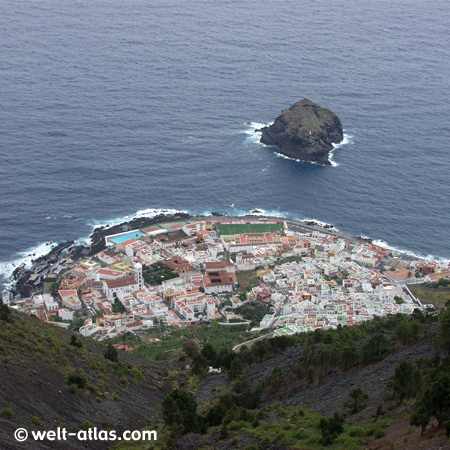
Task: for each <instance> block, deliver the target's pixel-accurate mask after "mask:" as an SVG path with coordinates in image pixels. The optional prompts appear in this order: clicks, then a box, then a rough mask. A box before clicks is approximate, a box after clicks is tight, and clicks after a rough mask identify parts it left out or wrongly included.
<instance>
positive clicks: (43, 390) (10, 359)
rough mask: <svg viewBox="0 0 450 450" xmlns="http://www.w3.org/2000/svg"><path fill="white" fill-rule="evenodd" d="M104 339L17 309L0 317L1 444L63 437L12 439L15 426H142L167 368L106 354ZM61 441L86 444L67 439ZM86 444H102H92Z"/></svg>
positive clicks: (7, 449)
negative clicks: (73, 331)
mask: <svg viewBox="0 0 450 450" xmlns="http://www.w3.org/2000/svg"><path fill="white" fill-rule="evenodd" d="M106 349H107V346H106V345H102V344H99V343H96V342H95V341H92V340H89V339H84V338H82V337H80V336H76V338H72V335H71V333H68V332H66V331H64V330H61V329H58V328H56V327H55V326H51V325H46V324H44V323H42V322H41V321H39V320H37V319H35V318H33V317H27V316H23V315H19V314H16V313H12V312H11V314H10V317H9V320H8V321H5V320H0V380H1V389H0V448H1V449H2V450H13V449H16V448H17V449H33V450H34V449H39V450H40V449H47V448H63V447H61V445H62V444H61V443H60V444H59V446H58V443H53V444H52V443H46V445H44V444H41V445H39V444H38V443H31V442H28V444H20V445H19V444H16V443H15V442H14V440H13V439H12V436H13V434H12V433H13V431H14V430H15V429H16V428H17V427H19V426H22V427H26V428H30V429H31V428H34V429H51V428H54V427H57V426H58V425H59V426H66V427H67V428H68V429H72V430H78V429H80V428H83V427H89V426H94V425H97V426H102V427H105V428H106V427H112V428H117V429H118V430H120V429H128V428H131V429H134V428H139V427H143V426H144V425H145V424H147V423H148V422H149V420H150V419H151V417H152V416H155V415H156V414H157V413H158V407H159V405H160V403H161V400H162V398H163V396H164V391H163V390H162V388H163V387H164V386H163V380H164V378H163V376H164V369H162V368H161V367H160V366H157V365H155V364H153V363H149V362H147V361H144V360H142V359H138V358H135V357H133V356H132V355H128V354H125V353H123V352H120V355H119V361H118V362H114V361H111V360H108V359H106V358H105V356H104V353H105V351H106ZM64 448H68V449H69V448H70V449H77V448H85V447H84V446H83V445H81V444H80V443H77V442H76V441H74V440H72V441H70V442H69V441H68V442H66V443H65V444H64ZM89 448H99V449H103V448H107V447H105V444H101V443H99V444H97V445H96V444H90V447H89Z"/></svg>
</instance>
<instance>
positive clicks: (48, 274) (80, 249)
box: [10, 212, 408, 298]
mask: <svg viewBox="0 0 450 450" xmlns="http://www.w3.org/2000/svg"><path fill="white" fill-rule="evenodd" d="M192 217H193V216H192V215H190V214H188V213H182V212H180V213H176V214H160V215H157V216H154V217H139V218H133V219H131V220H128V221H124V222H120V223H118V224H115V225H111V226H99V227H96V228H95V229H94V230H93V231H92V233H91V235H90V244H89V245H83V244H77V243H76V242H75V241H66V242H62V243H60V244H58V245H56V246H55V247H54V248H53V249H52V250H50V251H49V253H47V254H46V255H44V256H41V257H39V258H36V259H35V260H33V261H32V264H31V266H30V267H26V266H25V265H21V266H19V267H17V268H16V269H15V270H14V272H13V274H12V281H13V286H12V287H11V288H10V292H11V294H12V296H13V297H19V298H23V297H29V296H31V295H33V294H38V293H42V291H43V286H44V283H52V282H54V281H56V280H57V278H58V276H59V275H60V274H61V273H63V272H64V271H65V270H67V269H68V268H69V267H71V266H72V265H73V263H74V262H75V261H77V260H78V259H80V258H83V257H88V256H92V255H94V254H96V253H98V252H100V251H102V250H103V249H105V248H106V242H105V237H106V236H109V235H112V234H116V233H122V232H126V231H130V230H134V229H138V228H145V227H148V226H151V225H156V224H159V223H164V222H171V221H177V220H186V219H191V218H192ZM198 217H201V216H198ZM210 217H233V216H228V215H227V214H222V213H218V212H215V213H213V214H211V215H210ZM239 217H240V218H241V219H245V218H246V217H248V218H252V217H253V218H256V217H257V218H259V219H261V218H266V219H283V220H286V221H287V223H288V224H289V225H290V226H294V229H298V230H304V231H320V232H322V233H326V234H330V235H336V236H339V237H341V238H343V239H346V240H352V241H360V242H366V243H367V242H371V241H372V240H371V239H369V238H366V237H358V236H353V235H350V234H347V233H344V232H341V231H339V230H337V229H336V228H335V227H334V226H333V225H330V224H326V223H324V224H321V223H320V222H317V221H314V220H309V219H305V220H290V219H287V218H282V217H269V216H264V215H263V214H259V213H258V214H256V213H255V214H252V212H250V213H249V214H247V215H245V216H239ZM406 259H408V258H406Z"/></svg>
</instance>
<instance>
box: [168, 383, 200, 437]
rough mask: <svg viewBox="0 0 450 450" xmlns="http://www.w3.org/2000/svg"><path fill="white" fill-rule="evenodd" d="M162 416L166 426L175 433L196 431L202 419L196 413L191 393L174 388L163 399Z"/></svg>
mask: <svg viewBox="0 0 450 450" xmlns="http://www.w3.org/2000/svg"><path fill="white" fill-rule="evenodd" d="M163 418H164V422H165V423H166V425H167V426H168V427H170V428H171V429H172V430H174V431H176V432H177V433H181V434H185V433H198V432H200V431H202V430H203V429H204V421H203V418H202V417H201V416H199V415H198V413H197V402H196V401H195V399H194V397H193V395H192V394H190V393H189V392H186V391H181V390H178V389H176V390H174V391H172V392H170V394H168V395H167V396H166V398H165V399H164V401H163Z"/></svg>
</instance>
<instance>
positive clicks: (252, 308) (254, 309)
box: [235, 302, 270, 326]
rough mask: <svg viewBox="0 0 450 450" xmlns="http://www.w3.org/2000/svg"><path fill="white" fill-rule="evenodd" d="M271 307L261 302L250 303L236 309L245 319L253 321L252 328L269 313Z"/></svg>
mask: <svg viewBox="0 0 450 450" xmlns="http://www.w3.org/2000/svg"><path fill="white" fill-rule="evenodd" d="M269 309H270V308H269V305H267V304H266V303H261V302H250V303H246V304H245V305H242V306H239V308H236V309H235V312H236V313H237V314H240V315H241V316H242V317H243V318H244V319H246V320H250V321H251V326H256V325H258V324H259V322H261V320H262V318H263V317H264V316H265V315H266V314H268V313H269Z"/></svg>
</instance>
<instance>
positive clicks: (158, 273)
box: [142, 263, 178, 286]
mask: <svg viewBox="0 0 450 450" xmlns="http://www.w3.org/2000/svg"><path fill="white" fill-rule="evenodd" d="M142 274H143V276H144V280H145V282H146V283H147V284H150V285H152V286H155V285H158V284H161V283H162V282H163V281H167V280H171V279H173V278H176V277H178V274H177V273H176V272H174V271H173V270H172V269H169V268H168V267H166V266H164V265H163V264H160V263H156V264H152V265H151V266H144V267H143V269H142Z"/></svg>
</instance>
